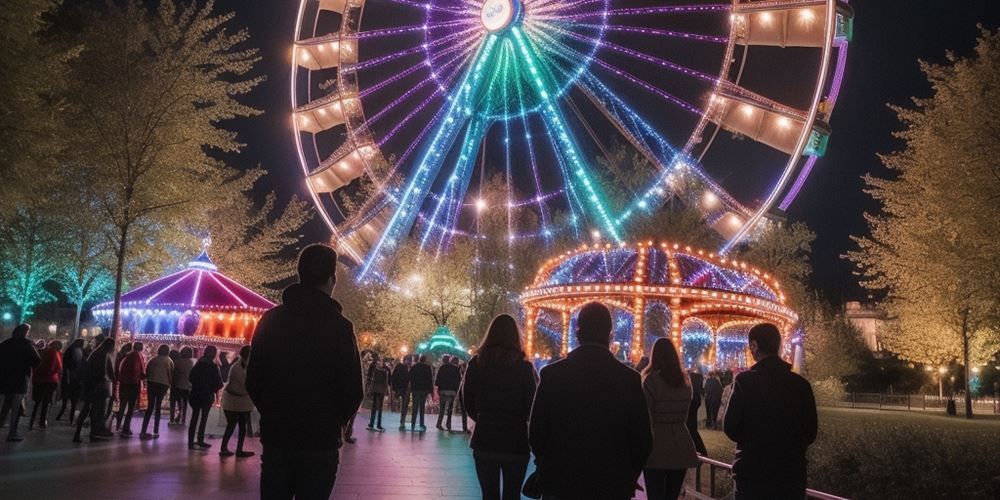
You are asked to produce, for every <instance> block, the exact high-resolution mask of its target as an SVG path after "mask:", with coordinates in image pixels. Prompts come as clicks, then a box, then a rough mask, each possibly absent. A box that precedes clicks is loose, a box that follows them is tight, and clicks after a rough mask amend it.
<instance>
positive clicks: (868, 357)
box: [799, 296, 874, 382]
mask: <svg viewBox="0 0 1000 500" xmlns="http://www.w3.org/2000/svg"><path fill="white" fill-rule="evenodd" d="M807 301H808V302H810V303H811V304H812V305H811V306H807V307H804V308H803V309H800V310H799V311H800V313H805V314H807V315H808V316H804V317H803V318H802V321H803V323H805V324H808V325H809V327H808V329H807V335H806V337H805V350H806V363H805V368H806V370H805V373H806V375H807V376H808V377H809V379H810V380H812V381H814V382H818V381H821V380H826V379H830V378H835V379H837V380H839V381H841V382H844V381H846V379H847V378H848V377H850V376H851V375H855V374H857V373H858V372H860V371H861V370H862V368H863V367H865V366H866V364H868V365H870V364H871V363H872V362H873V361H874V359H873V356H872V354H871V352H870V351H869V350H868V348H867V347H865V344H864V341H863V340H862V338H861V332H859V331H858V329H857V328H856V327H855V326H854V325H853V324H851V322H850V321H848V320H847V318H845V317H844V315H843V314H841V313H840V312H838V311H835V310H833V309H832V308H831V307H830V306H829V305H827V304H826V303H825V302H823V301H822V300H821V299H819V298H818V297H816V296H810V297H809V298H808V299H807Z"/></svg>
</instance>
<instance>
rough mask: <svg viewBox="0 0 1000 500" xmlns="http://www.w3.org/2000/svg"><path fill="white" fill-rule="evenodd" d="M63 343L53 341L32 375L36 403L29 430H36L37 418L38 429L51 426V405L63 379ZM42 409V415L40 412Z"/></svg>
mask: <svg viewBox="0 0 1000 500" xmlns="http://www.w3.org/2000/svg"><path fill="white" fill-rule="evenodd" d="M61 350H62V342H59V341H58V340H53V341H52V342H49V345H48V346H47V347H46V348H45V349H43V350H42V352H41V354H40V356H41V358H42V360H41V362H39V363H38V366H36V367H35V369H34V371H33V372H32V373H31V400H32V401H33V402H34V403H35V404H34V406H32V408H31V418H30V419H28V430H29V431H30V430H32V429H34V428H35V417H39V418H38V427H39V428H42V429H45V428H47V427H48V426H49V420H48V415H49V405H51V404H52V398H53V397H54V396H55V395H56V389H57V388H58V387H59V379H60V377H62V371H63V366H62V365H63V362H62V352H61ZM39 409H41V415H40V416H39V415H38V410H39Z"/></svg>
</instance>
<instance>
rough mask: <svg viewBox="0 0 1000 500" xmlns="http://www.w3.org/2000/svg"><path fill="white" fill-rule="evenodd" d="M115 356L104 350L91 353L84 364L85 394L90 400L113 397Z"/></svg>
mask: <svg viewBox="0 0 1000 500" xmlns="http://www.w3.org/2000/svg"><path fill="white" fill-rule="evenodd" d="M113 357H114V355H113V354H112V353H110V352H107V351H104V350H102V349H97V350H95V351H93V352H91V353H90V356H88V357H87V361H85V362H84V367H83V371H84V375H83V392H84V394H85V395H86V396H87V397H88V398H96V397H102V396H103V397H106V396H110V395H111V391H112V384H113V383H114V381H115V366H114V364H113V363H112V361H111V360H112V358H113Z"/></svg>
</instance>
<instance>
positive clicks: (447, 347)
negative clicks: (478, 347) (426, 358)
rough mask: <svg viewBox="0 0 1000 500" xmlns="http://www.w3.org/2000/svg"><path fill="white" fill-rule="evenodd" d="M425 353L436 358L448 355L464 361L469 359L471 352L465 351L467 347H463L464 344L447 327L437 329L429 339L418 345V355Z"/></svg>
mask: <svg viewBox="0 0 1000 500" xmlns="http://www.w3.org/2000/svg"><path fill="white" fill-rule="evenodd" d="M425 353H429V354H433V355H435V356H442V355H445V354H448V355H450V356H458V357H460V358H462V359H466V358H468V357H469V352H468V351H466V350H465V347H462V343H461V342H459V341H458V339H457V338H455V335H453V334H452V333H451V330H449V329H448V327H446V326H439V327H437V328H436V329H435V330H434V333H433V334H431V337H430V338H429V339H427V340H425V341H423V342H421V343H419V344H417V354H425Z"/></svg>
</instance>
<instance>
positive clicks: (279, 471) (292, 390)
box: [247, 245, 364, 499]
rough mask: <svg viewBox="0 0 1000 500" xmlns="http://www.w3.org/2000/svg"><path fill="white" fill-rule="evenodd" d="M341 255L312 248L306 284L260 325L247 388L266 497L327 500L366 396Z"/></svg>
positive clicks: (304, 257) (303, 263) (285, 296)
mask: <svg viewBox="0 0 1000 500" xmlns="http://www.w3.org/2000/svg"><path fill="white" fill-rule="evenodd" d="M337 258H338V256H337V252H336V251H334V250H333V249H332V248H330V247H328V246H326V245H309V246H307V247H305V248H304V249H302V252H301V253H300V254H299V259H298V266H297V267H298V275H299V282H298V283H297V284H294V285H291V286H290V287H288V288H286V289H285V290H284V292H282V295H281V305H278V306H276V307H273V308H271V309H270V310H269V311H267V312H266V313H264V316H263V317H261V319H260V322H259V323H258V325H257V331H256V332H255V334H254V337H253V341H252V343H251V348H250V363H249V364H248V365H247V390H248V393H249V394H250V398H251V399H252V400H253V403H254V405H256V406H257V409H258V410H259V411H260V434H261V444H262V445H263V447H264V450H263V456H262V457H261V458H262V462H261V475H260V495H261V498H262V499H278V498H292V497H296V498H307V499H308V498H317V499H319V498H327V497H329V496H330V493H331V492H332V491H333V486H334V484H335V483H336V479H337V469H338V468H339V465H340V447H341V446H342V441H341V436H342V435H343V432H344V426H345V425H346V424H347V422H349V421H350V420H351V417H353V416H354V415H355V414H356V413H357V411H358V407H359V406H360V404H361V401H362V399H363V398H364V386H363V383H362V373H361V356H360V355H359V353H358V341H357V338H356V337H355V335H354V325H353V324H352V323H351V322H350V321H349V320H348V319H347V318H345V317H344V315H343V307H342V306H341V305H340V303H339V302H337V301H336V300H334V299H333V298H332V295H333V290H334V288H335V287H336V284H337Z"/></svg>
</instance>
